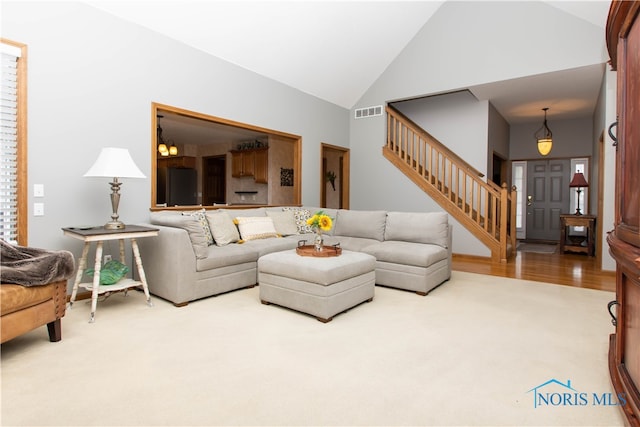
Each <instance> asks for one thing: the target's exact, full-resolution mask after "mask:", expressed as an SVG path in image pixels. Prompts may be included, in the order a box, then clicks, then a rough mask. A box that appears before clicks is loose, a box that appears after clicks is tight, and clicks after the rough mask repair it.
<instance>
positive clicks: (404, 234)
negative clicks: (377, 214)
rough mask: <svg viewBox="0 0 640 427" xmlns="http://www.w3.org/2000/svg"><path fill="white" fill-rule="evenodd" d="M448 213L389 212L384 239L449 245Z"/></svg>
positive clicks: (444, 246)
mask: <svg viewBox="0 0 640 427" xmlns="http://www.w3.org/2000/svg"><path fill="white" fill-rule="evenodd" d="M448 233H449V215H447V213H446V212H389V213H387V227H386V229H385V232H384V240H400V241H404V242H415V243H431V244H434V245H438V246H442V247H443V248H447V246H449V234H448Z"/></svg>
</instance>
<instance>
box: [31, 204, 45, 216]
mask: <svg viewBox="0 0 640 427" xmlns="http://www.w3.org/2000/svg"><path fill="white" fill-rule="evenodd" d="M33 216H44V203H34V204H33Z"/></svg>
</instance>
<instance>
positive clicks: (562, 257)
mask: <svg viewBox="0 0 640 427" xmlns="http://www.w3.org/2000/svg"><path fill="white" fill-rule="evenodd" d="M452 268H453V270H457V271H466V272H470V273H480V274H488V275H492V276H501V277H511V278H514V279H525V280H534V281H537V282H548V283H558V284H561V285H568V286H577V287H581V288H589V289H598V290H603V291H610V292H615V290H616V278H615V272H612V271H601V270H600V268H599V267H598V262H597V259H596V258H595V257H589V256H586V255H584V254H571V253H566V254H559V253H554V254H543V253H533V252H520V251H518V252H517V254H516V256H515V258H512V259H510V260H509V262H508V263H494V262H491V260H490V259H488V258H483V257H475V256H469V255H456V254H454V255H453V265H452Z"/></svg>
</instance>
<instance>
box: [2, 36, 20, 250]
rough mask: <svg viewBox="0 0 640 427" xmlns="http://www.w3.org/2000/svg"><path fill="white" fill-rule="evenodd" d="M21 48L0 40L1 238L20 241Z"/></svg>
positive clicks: (15, 241) (12, 241) (8, 240)
mask: <svg viewBox="0 0 640 427" xmlns="http://www.w3.org/2000/svg"><path fill="white" fill-rule="evenodd" d="M20 52H21V51H20V49H19V48H17V47H15V46H11V45H7V44H4V43H0V56H1V58H0V72H1V75H0V238H2V239H4V240H5V241H7V242H10V243H13V244H16V243H17V240H18V169H17V166H18V138H17V134H18V132H17V131H18V73H17V69H18V67H17V65H18V59H19V58H20Z"/></svg>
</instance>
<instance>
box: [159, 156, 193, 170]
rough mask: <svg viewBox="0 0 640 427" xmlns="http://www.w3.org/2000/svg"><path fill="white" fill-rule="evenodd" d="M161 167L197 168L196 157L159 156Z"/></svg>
mask: <svg viewBox="0 0 640 427" xmlns="http://www.w3.org/2000/svg"><path fill="white" fill-rule="evenodd" d="M158 167H159V168H187V169H195V168H196V158H195V157H191V156H174V157H158Z"/></svg>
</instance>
